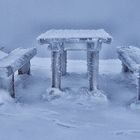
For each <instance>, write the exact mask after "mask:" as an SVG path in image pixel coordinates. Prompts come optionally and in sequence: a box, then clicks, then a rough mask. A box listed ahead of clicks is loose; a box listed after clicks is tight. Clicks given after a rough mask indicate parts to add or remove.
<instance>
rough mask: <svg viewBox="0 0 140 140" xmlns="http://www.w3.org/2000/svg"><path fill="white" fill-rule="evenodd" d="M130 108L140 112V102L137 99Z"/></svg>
mask: <svg viewBox="0 0 140 140" xmlns="http://www.w3.org/2000/svg"><path fill="white" fill-rule="evenodd" d="M130 108H131V109H132V110H140V101H137V100H136V99H135V100H133V101H132V102H131V104H130Z"/></svg>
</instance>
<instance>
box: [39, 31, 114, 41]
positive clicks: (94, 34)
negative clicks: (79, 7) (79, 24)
mask: <svg viewBox="0 0 140 140" xmlns="http://www.w3.org/2000/svg"><path fill="white" fill-rule="evenodd" d="M95 38H100V39H105V40H112V37H111V36H110V35H109V34H108V33H107V32H105V30H104V29H100V30H49V31H47V32H46V33H44V34H41V35H40V36H39V37H38V38H37V40H38V41H40V40H46V39H66V40H69V39H78V40H79V39H95Z"/></svg>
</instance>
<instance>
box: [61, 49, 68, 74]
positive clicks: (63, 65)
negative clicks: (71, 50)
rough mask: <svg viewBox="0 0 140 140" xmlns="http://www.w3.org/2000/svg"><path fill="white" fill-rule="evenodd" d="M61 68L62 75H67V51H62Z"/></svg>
mask: <svg viewBox="0 0 140 140" xmlns="http://www.w3.org/2000/svg"><path fill="white" fill-rule="evenodd" d="M61 68H62V75H66V73H67V51H66V50H63V51H62V56H61Z"/></svg>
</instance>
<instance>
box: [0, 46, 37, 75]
mask: <svg viewBox="0 0 140 140" xmlns="http://www.w3.org/2000/svg"><path fill="white" fill-rule="evenodd" d="M36 53H37V52H36V49H35V48H29V49H22V48H18V49H15V50H14V51H12V52H11V53H10V54H9V55H8V56H6V57H4V58H2V59H0V74H1V73H3V74H4V75H5V76H10V75H11V74H12V73H14V72H15V71H17V70H19V69H20V68H22V67H23V66H24V65H25V64H27V63H29V61H30V59H31V58H32V57H33V56H35V55H36Z"/></svg>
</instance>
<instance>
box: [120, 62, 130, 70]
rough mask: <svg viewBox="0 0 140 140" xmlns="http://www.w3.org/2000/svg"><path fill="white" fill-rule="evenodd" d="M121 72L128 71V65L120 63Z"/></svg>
mask: <svg viewBox="0 0 140 140" xmlns="http://www.w3.org/2000/svg"><path fill="white" fill-rule="evenodd" d="M122 72H130V71H129V69H128V67H127V66H126V65H125V64H124V63H122Z"/></svg>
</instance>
